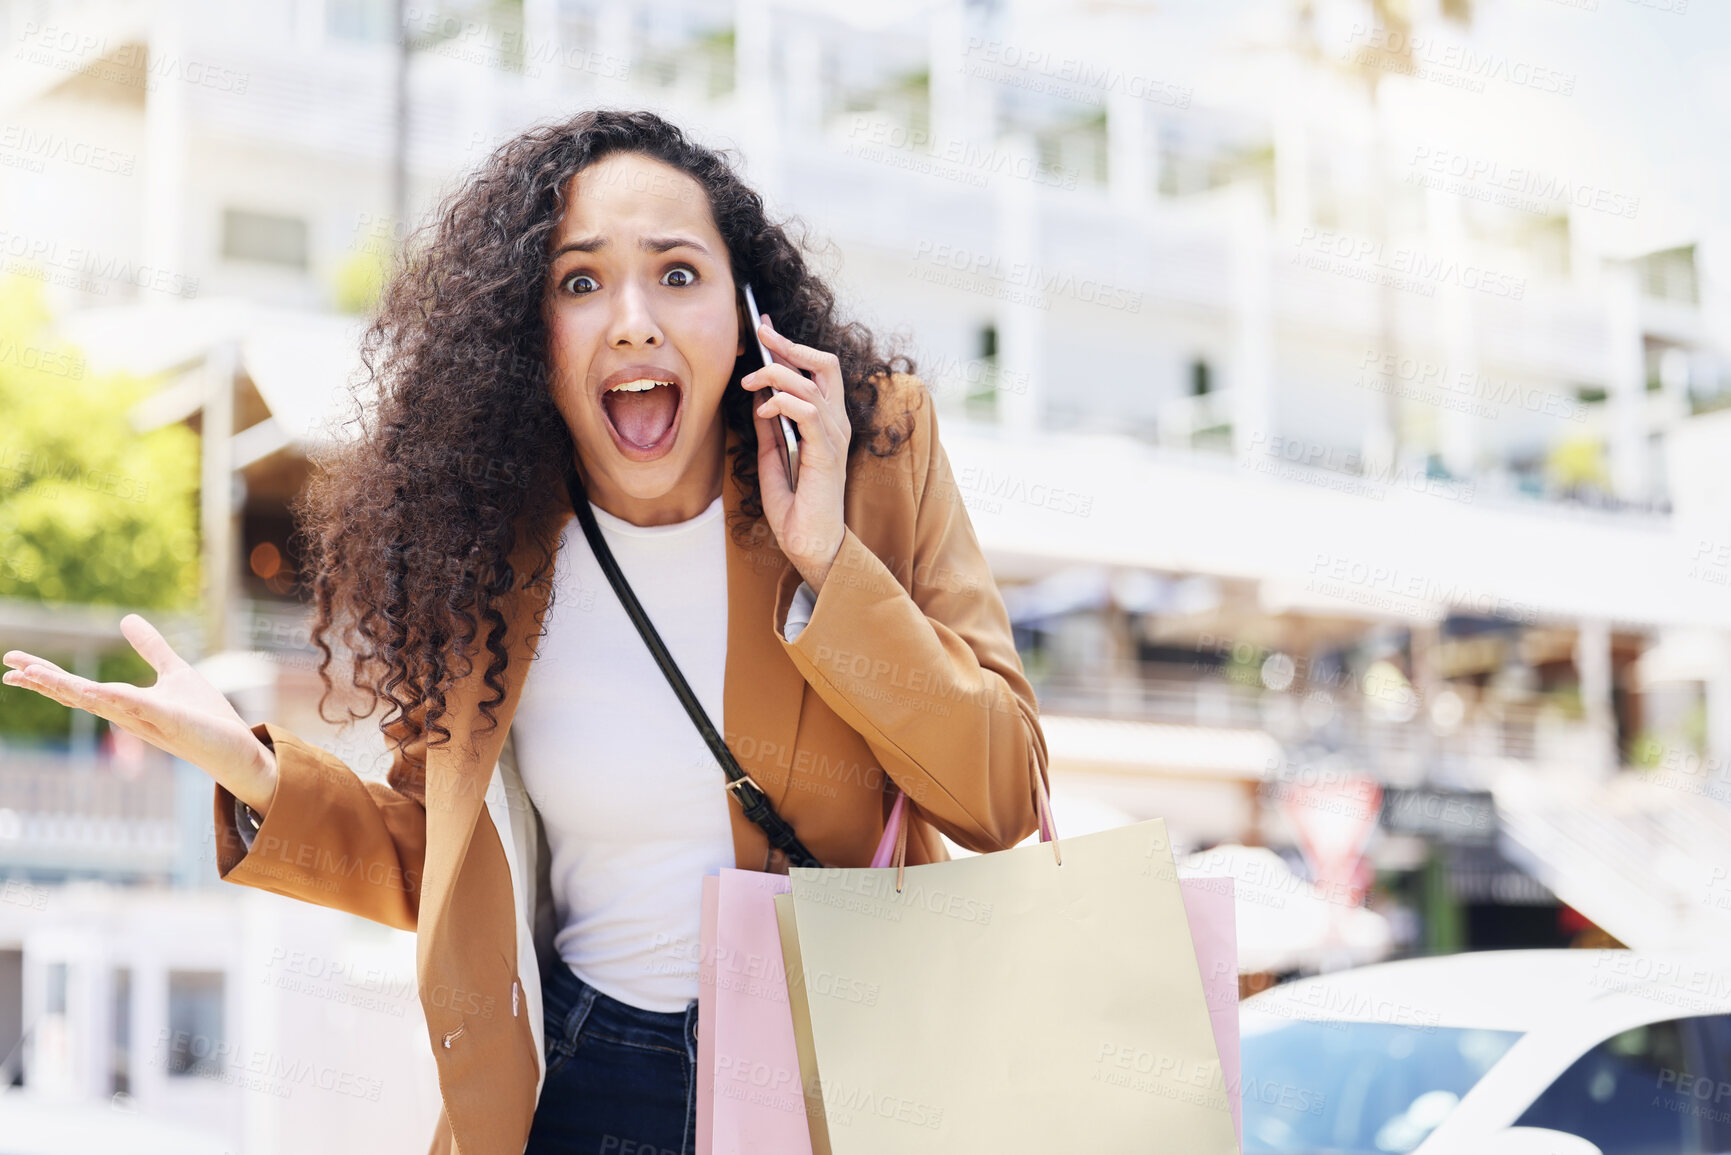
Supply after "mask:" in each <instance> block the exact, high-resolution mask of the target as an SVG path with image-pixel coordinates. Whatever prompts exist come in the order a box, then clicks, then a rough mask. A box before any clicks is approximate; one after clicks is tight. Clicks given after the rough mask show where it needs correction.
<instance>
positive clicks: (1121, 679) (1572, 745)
mask: <svg viewBox="0 0 1731 1155" xmlns="http://www.w3.org/2000/svg"><path fill="white" fill-rule="evenodd" d="M1030 680H1031V681H1032V682H1033V685H1034V692H1035V694H1036V696H1037V697H1038V699H1039V703H1040V709H1041V712H1042V713H1053V714H1069V715H1080V716H1084V717H1101V718H1115V719H1124V720H1135V721H1146V722H1163V723H1168V724H1172V725H1180V726H1200V727H1206V728H1215V729H1255V730H1262V731H1264V732H1266V733H1268V734H1269V735H1270V736H1272V737H1273V738H1275V739H1276V740H1277V741H1279V742H1280V743H1281V744H1282V745H1283V746H1285V747H1286V749H1287V751H1288V753H1289V755H1290V756H1291V757H1294V758H1302V757H1310V756H1326V755H1329V754H1340V755H1343V756H1345V757H1346V758H1347V759H1349V760H1350V761H1351V762H1352V763H1354V764H1356V765H1358V766H1359V768H1360V769H1362V770H1363V771H1364V772H1367V773H1371V774H1373V775H1375V776H1377V777H1381V778H1384V779H1385V780H1387V781H1418V780H1422V779H1423V778H1424V777H1426V776H1427V774H1428V772H1429V771H1430V770H1431V769H1433V768H1435V767H1436V766H1438V765H1439V764H1444V763H1453V764H1461V763H1470V762H1475V761H1479V760H1483V759H1497V758H1509V759H1515V760H1517V761H1521V762H1528V763H1540V764H1551V763H1570V762H1577V761H1579V760H1581V759H1583V758H1585V757H1587V756H1589V751H1590V747H1591V743H1592V742H1593V735H1592V731H1591V730H1590V729H1589V728H1588V727H1587V726H1586V725H1585V724H1584V723H1582V722H1580V721H1577V720H1574V719H1571V718H1569V717H1567V716H1566V715H1563V714H1562V713H1561V712H1560V711H1558V710H1557V709H1555V708H1554V707H1546V706H1543V705H1533V704H1528V703H1513V702H1486V703H1480V704H1478V705H1476V706H1472V707H1469V708H1468V710H1467V711H1466V714H1465V716H1464V717H1463V718H1462V719H1461V720H1460V721H1459V722H1458V724H1456V725H1453V726H1451V727H1448V728H1446V729H1444V728H1439V727H1438V726H1436V725H1434V724H1433V723H1432V721H1431V720H1430V717H1429V716H1428V714H1427V712H1426V710H1425V709H1424V704H1423V703H1421V702H1419V701H1418V700H1417V699H1416V698H1413V697H1411V696H1410V695H1408V696H1406V697H1405V698H1404V700H1401V699H1396V698H1394V697H1392V696H1391V697H1390V700H1388V701H1380V700H1378V701H1373V700H1370V699H1367V697H1366V696H1365V694H1364V693H1363V692H1362V691H1360V690H1359V689H1358V688H1356V687H1353V686H1345V687H1330V688H1302V687H1301V688H1298V689H1296V690H1292V691H1277V690H1269V689H1264V688H1262V687H1259V686H1248V685H1241V684H1236V683H1233V682H1230V681H1226V680H1223V679H1220V678H1216V677H1198V678H1195V679H1184V678H1161V677H1153V676H1148V675H1144V674H1141V673H1139V672H1136V669H1135V667H1134V666H1127V667H1125V668H1124V669H1123V670H1121V671H1112V670H1106V671H1101V672H1088V673H1085V674H1046V675H1032V676H1031V678H1030Z"/></svg>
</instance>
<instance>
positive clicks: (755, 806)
mask: <svg viewBox="0 0 1731 1155" xmlns="http://www.w3.org/2000/svg"><path fill="white" fill-rule="evenodd" d="M566 484H567V485H568V486H569V487H570V490H571V505H572V508H573V509H574V510H575V512H576V514H577V520H578V522H579V523H581V524H582V526H583V536H584V537H586V538H588V539H589V548H590V550H591V551H593V552H594V554H595V560H596V561H597V562H599V563H600V564H601V572H602V573H604V574H606V575H607V581H608V583H609V584H610V585H612V587H613V592H614V593H615V594H617V595H619V603H620V604H621V605H623V606H624V607H625V613H626V616H628V617H629V618H630V619H631V624H632V625H634V626H636V627H637V632H638V633H639V634H642V635H643V641H644V642H645V643H646V644H647V645H648V646H649V652H650V653H651V654H653V655H655V664H656V665H658V666H660V667H661V672H662V673H663V674H665V675H666V676H667V684H668V685H670V686H672V687H673V692H674V694H675V695H677V696H678V698H679V704H680V705H681V706H684V707H685V712H686V713H687V714H689V715H691V720H692V721H693V722H694V723H696V724H697V730H698V733H700V734H702V735H703V741H704V742H705V743H706V744H708V746H709V750H710V753H712V754H714V755H715V760H716V761H717V762H720V763H721V770H722V773H724V774H725V775H727V792H728V793H729V794H732V795H733V796H734V798H736V799H738V801H739V806H740V809H741V810H743V811H744V812H745V816H746V817H747V818H748V819H750V820H751V821H752V822H755V823H756V824H757V825H758V826H759V827H761V828H762V830H763V832H764V834H765V835H767V836H768V838H769V844H770V845H771V846H773V847H775V848H776V849H777V850H780V851H781V852H782V853H783V854H785V855H787V860H788V864H789V865H790V866H822V865H823V863H821V862H819V861H818V860H817V858H816V857H815V856H813V854H812V853H811V851H809V850H807V849H806V848H805V846H804V844H802V843H801V842H800V840H799V839H798V838H797V837H796V836H795V835H794V832H793V827H792V826H790V825H788V823H787V820H786V819H784V818H782V816H781V815H779V814H777V813H776V812H775V809H774V808H773V807H772V806H770V804H769V798H768V796H767V795H765V794H764V792H763V789H762V788H761V787H760V786H758V784H757V783H756V782H754V781H752V778H751V775H749V774H747V773H746V772H745V771H744V770H741V769H740V768H739V763H738V762H737V761H735V760H734V757H733V751H731V750H729V749H728V748H727V743H726V742H723V741H722V740H721V735H720V734H717V733H716V732H715V727H714V726H713V725H711V724H710V721H709V715H708V714H707V713H705V712H704V709H703V703H701V702H699V701H698V700H697V695H696V694H694V693H692V692H691V687H690V686H688V685H686V682H685V675H683V674H681V673H680V672H679V666H678V665H677V664H676V663H675V662H674V661H673V655H672V654H670V653H668V652H667V647H666V646H665V645H663V644H662V642H661V635H659V634H657V633H656V632H655V627H654V626H653V625H651V624H650V622H649V615H647V614H645V613H644V612H643V606H642V604H641V603H639V602H638V600H637V595H636V594H635V593H633V592H632V590H631V584H630V583H629V582H627V581H626V580H625V574H624V573H623V572H621V570H620V569H619V563H618V562H617V561H615V560H614V558H613V551H612V550H611V549H609V548H608V546H607V541H606V539H605V538H603V537H602V536H601V527H600V526H599V525H597V524H596V522H595V512H594V511H593V510H591V509H590V508H589V494H588V492H587V491H586V490H585V489H584V488H583V481H582V479H581V478H579V477H578V476H577V471H576V469H575V468H574V467H573V468H570V469H568V470H566Z"/></svg>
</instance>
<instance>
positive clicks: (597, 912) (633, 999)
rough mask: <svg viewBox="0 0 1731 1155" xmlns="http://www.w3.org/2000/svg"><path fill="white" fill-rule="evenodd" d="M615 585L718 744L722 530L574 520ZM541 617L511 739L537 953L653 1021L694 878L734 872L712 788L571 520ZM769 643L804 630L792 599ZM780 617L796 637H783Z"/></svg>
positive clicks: (696, 884)
mask: <svg viewBox="0 0 1731 1155" xmlns="http://www.w3.org/2000/svg"><path fill="white" fill-rule="evenodd" d="M590 508H591V509H593V510H594V511H595V520H596V522H597V523H598V524H599V525H600V527H601V532H602V535H603V536H604V537H605V538H606V541H607V545H608V547H609V548H610V549H611V550H612V551H613V555H614V557H615V558H616V559H617V560H618V562H619V568H620V569H621V570H623V571H624V573H625V577H626V579H627V580H628V581H630V583H631V588H632V589H633V590H634V591H635V592H636V594H637V599H638V601H640V602H642V603H643V609H644V612H645V613H647V614H648V615H649V620H650V622H652V623H653V624H654V626H655V630H656V632H657V633H658V634H660V635H661V640H662V641H663V642H664V643H665V644H666V646H667V649H668V651H669V652H670V653H671V654H672V655H673V660H674V661H675V662H677V663H678V664H679V668H680V670H681V672H683V673H684V675H685V680H686V682H688V683H689V684H690V686H691V689H692V692H693V693H695V694H696V695H697V699H698V701H699V702H701V703H702V704H703V708H704V711H705V712H706V713H707V714H708V715H709V720H710V722H711V724H713V725H714V726H715V728H716V729H717V730H718V731H720V732H721V733H722V734H723V735H725V734H726V733H727V721H726V718H725V717H724V715H723V707H722V685H723V678H724V673H725V669H726V664H727V571H726V540H725V536H724V535H725V529H726V526H725V520H726V519H725V516H724V510H723V508H722V500H721V498H720V497H717V498H716V499H715V500H714V501H713V502H712V503H711V504H710V506H709V508H708V509H706V510H704V511H703V512H702V513H700V514H698V515H697V516H696V517H694V518H692V519H691V520H689V521H683V522H678V523H675V524H672V525H655V526H641V525H633V524H631V523H630V522H628V521H625V520H624V519H622V518H619V517H616V516H614V515H613V514H610V513H608V512H607V511H606V510H604V509H601V508H600V507H598V506H596V505H595V504H594V503H593V502H591V503H590ZM554 583H555V593H554V605H553V609H552V610H551V611H550V612H549V613H548V615H547V619H546V631H547V633H546V636H545V637H543V638H542V639H541V644H540V650H539V652H538V653H537V655H536V658H535V661H534V662H533V664H532V665H531V666H530V669H529V673H528V675H527V678H526V680H525V682H524V685H523V694H522V698H521V700H520V702H519V704H518V707H517V713H516V718H515V720H514V722H513V723H512V725H513V728H514V732H515V734H516V751H517V764H518V768H519V770H520V771H521V773H522V775H523V786H524V789H525V790H526V791H527V792H528V794H529V798H530V801H531V802H532V803H533V805H534V806H535V807H536V809H537V810H539V811H540V813H541V820H542V823H543V824H544V826H545V828H546V832H547V842H548V849H549V852H550V855H551V863H550V869H551V874H552V879H551V881H552V890H553V902H554V913H555V918H556V920H557V923H558V931H557V933H556V934H555V936H554V948H555V949H556V950H557V951H558V952H559V955H560V957H561V958H563V959H564V961H565V962H566V964H567V965H569V966H570V967H571V969H572V970H573V971H574V972H576V974H577V975H578V977H580V978H581V979H583V981H585V982H587V983H589V984H590V985H591V986H593V987H595V989H597V990H599V991H600V992H602V993H603V994H606V995H610V996H612V997H613V998H616V999H619V1000H621V1001H623V1002H626V1003H629V1004H631V1005H633V1006H636V1007H642V1008H644V1009H645V1010H652V1011H683V1010H684V1009H685V1008H686V1006H687V1005H688V1004H689V1003H690V1002H691V1001H692V1000H693V999H695V998H697V964H698V959H699V956H700V951H699V942H698V926H699V913H700V908H701V905H702V893H703V891H702V879H703V876H704V875H705V874H713V873H714V872H715V871H716V870H718V869H719V868H721V867H724V866H732V865H734V856H733V833H732V828H731V825H730V819H729V815H728V807H729V806H733V805H736V803H734V802H733V801H732V800H731V799H729V798H728V796H727V791H726V789H725V786H726V781H727V780H726V776H725V775H724V774H723V773H722V770H721V767H720V766H719V765H717V764H716V761H715V756H714V755H713V754H711V753H710V752H709V747H708V746H706V745H705V744H704V741H703V737H702V735H700V734H699V733H698V732H697V727H696V726H695V725H693V724H692V721H691V719H690V717H688V716H687V715H686V713H685V710H684V708H683V707H681V706H680V704H679V699H678V698H677V697H676V696H675V695H674V693H673V689H672V687H670V686H669V685H668V684H667V679H666V677H665V676H664V675H663V674H662V672H661V669H660V667H658V666H657V665H656V664H655V659H654V657H653V656H652V655H651V654H650V652H649V647H648V646H647V645H645V644H644V642H643V639H642V637H641V636H639V635H638V633H637V630H636V628H635V627H634V626H632V624H631V619H630V618H628V617H627V616H626V614H625V608H624V607H623V606H622V605H620V604H619V599H618V597H617V596H616V595H615V594H614V592H613V589H612V587H611V586H609V585H608V583H607V578H606V575H605V574H603V573H602V572H601V567H600V566H599V564H597V562H596V561H595V556H594V554H593V553H592V552H591V551H590V549H589V543H588V541H587V539H585V538H584V536H583V527H582V525H581V524H580V523H579V522H578V521H577V519H576V518H572V519H571V520H570V521H569V522H568V523H567V524H566V527H565V534H564V537H563V539H562V540H561V542H560V549H559V554H558V558H557V560H556V562H555V573H554ZM799 594H800V596H799V598H797V599H796V602H797V605H796V606H795V607H794V608H793V609H790V611H789V614H788V622H787V625H786V626H785V627H784V633H783V636H785V637H788V638H789V639H790V640H791V639H792V638H793V637H794V636H795V635H796V633H797V631H798V629H800V628H802V627H803V625H804V623H805V620H807V619H809V616H810V610H811V606H812V604H813V600H814V599H813V598H812V596H811V590H810V587H809V586H806V585H803V584H802V586H801V588H800V590H799ZM796 615H797V620H796Z"/></svg>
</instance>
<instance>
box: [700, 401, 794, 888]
mask: <svg viewBox="0 0 1731 1155" xmlns="http://www.w3.org/2000/svg"><path fill="white" fill-rule="evenodd" d="M738 444H740V438H739V436H738V435H737V434H736V433H735V432H734V431H733V429H732V427H731V426H730V427H729V428H728V430H727V448H728V451H729V452H728V455H727V461H728V466H727V476H726V479H725V480H724V481H723V483H722V494H723V503H724V504H725V506H726V509H727V518H726V520H727V666H726V675H725V681H724V686H723V690H722V710H723V712H724V713H725V715H726V717H725V719H724V720H721V721H719V722H718V724H719V725H721V726H722V737H723V738H724V739H725V740H726V742H727V748H728V749H729V750H731V751H732V752H733V757H734V759H735V760H736V761H738V763H739V767H740V769H741V770H744V771H745V772H746V773H747V774H749V775H750V776H751V778H752V780H753V781H754V782H756V783H757V784H758V786H759V787H760V788H761V789H762V790H763V792H764V795H765V797H767V798H768V799H769V800H770V804H771V805H773V806H775V807H776V809H777V810H778V811H779V810H780V809H781V804H782V802H783V800H784V799H785V798H786V796H787V790H788V783H789V781H790V780H791V778H792V774H793V745H794V738H795V736H796V735H797V733H798V730H799V715H800V708H801V706H802V705H803V703H804V701H805V696H804V691H805V678H804V676H803V675H802V674H800V672H799V667H798V666H795V665H794V664H793V661H792V660H791V659H790V658H789V657H788V656H787V653H786V652H785V651H784V650H783V649H782V645H781V639H780V638H778V637H777V636H776V633H775V620H774V618H775V601H776V589H777V587H778V586H779V585H780V583H781V580H782V576H783V575H784V574H786V573H787V572H788V571H789V570H791V569H792V568H793V563H792V562H791V561H789V560H788V559H787V555H786V554H784V553H782V551H781V547H780V546H779V545H778V544H777V542H776V540H775V533H774V532H773V531H772V530H771V529H770V528H769V522H768V520H767V519H766V518H762V517H760V518H758V520H757V522H756V523H755V524H754V525H753V526H752V529H751V534H750V536H749V537H747V538H746V544H745V545H744V546H741V545H740V544H739V543H738V542H736V541H735V540H734V537H733V532H732V529H733V519H734V515H735V514H736V513H737V512H738V510H739V508H740V505H741V503H742V502H743V501H744V499H745V491H744V489H743V488H741V487H740V486H739V485H738V484H737V483H736V482H735V480H734V477H733V471H732V468H731V466H732V451H733V449H734V447H735V446H736V445H738ZM710 720H711V721H712V722H716V721H717V719H713V718H712V719H710ZM726 781H727V780H726V777H725V776H724V775H723V774H722V772H721V768H720V767H719V766H718V767H716V771H715V782H716V789H718V790H719V789H725V788H726ZM727 811H728V814H729V815H730V816H731V820H732V823H733V848H734V856H735V859H736V862H735V865H737V866H739V867H741V868H742V869H745V870H763V869H765V868H766V866H767V865H768V853H769V839H768V838H766V837H765V836H764V833H763V831H762V830H761V829H760V828H759V827H758V826H756V825H755V824H754V823H752V822H751V821H750V820H748V819H747V818H746V817H745V814H744V811H742V810H741V809H740V807H739V804H738V803H737V802H735V801H733V800H732V799H729V800H728V804H727ZM783 817H786V815H785V814H784V815H783Z"/></svg>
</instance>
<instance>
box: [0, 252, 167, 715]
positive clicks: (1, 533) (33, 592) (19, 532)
mask: <svg viewBox="0 0 1731 1155" xmlns="http://www.w3.org/2000/svg"><path fill="white" fill-rule="evenodd" d="M47 320H48V317H47V312H46V309H45V308H44V305H43V302H42V297H41V286H40V284H39V283H38V282H36V281H34V280H31V279H28V278H24V277H9V278H5V279H0V414H4V421H3V422H0V598H10V599H17V600H20V601H26V602H43V603H73V604H85V605H111V606H126V607H128V608H136V609H171V610H187V609H191V608H192V607H193V606H194V605H195V604H196V602H197V598H198V587H199V549H198V504H197V491H198V480H199V440H198V436H197V434H195V433H193V432H192V431H191V430H190V429H188V428H186V427H185V426H180V425H174V426H169V427H167V428H163V429H159V430H156V431H154V432H151V433H148V434H144V435H139V434H138V433H135V432H134V431H133V429H132V427H131V426H130V424H129V423H128V420H127V414H128V412H129V411H130V410H131V408H132V406H133V405H134V404H135V403H136V402H138V401H139V400H140V399H141V398H143V397H144V396H146V395H147V394H148V393H149V392H150V388H151V384H152V383H150V382H146V381H141V380H138V379H134V378H129V377H119V376H115V377H101V378H99V377H96V376H94V375H93V374H91V373H90V372H89V370H88V367H87V366H86V365H85V363H84V361H83V359H82V358H80V357H79V356H78V354H77V352H76V351H75V350H72V349H68V348H67V347H65V346H64V345H62V344H60V343H58V342H57V341H55V340H54V339H53V337H52V335H51V333H50V331H49V329H48V326H47ZM118 640H119V639H117V641H118ZM0 646H4V647H5V648H7V649H10V648H12V647H11V646H10V645H7V644H6V643H4V642H3V641H0ZM119 650H120V658H119V659H118V660H121V661H122V663H123V664H124V662H125V661H134V662H135V661H136V659H135V658H134V657H133V655H132V653H131V650H130V649H129V648H128V647H126V646H125V644H124V642H121V643H120V648H119ZM42 656H43V657H48V658H51V659H53V660H56V661H59V660H60V656H56V655H49V654H43V655H42ZM65 657H66V658H67V660H68V661H69V660H70V656H69V655H67V656H65ZM62 664H65V663H62ZM113 668H114V670H115V672H116V673H117V674H119V673H120V672H121V670H122V667H121V666H114V667H113ZM104 676H105V677H106V676H107V675H106V674H105V675H104ZM129 680H130V679H129ZM33 703H34V704H33ZM67 716H68V711H67V710H66V709H65V708H63V707H60V706H57V705H54V704H53V703H50V702H48V701H47V700H46V699H43V698H40V697H39V696H38V695H36V694H35V693H33V692H28V691H16V690H11V689H8V690H6V691H4V692H0V732H9V733H19V732H23V733H34V734H39V735H41V734H52V733H56V732H64V730H65V727H66V725H67Z"/></svg>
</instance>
